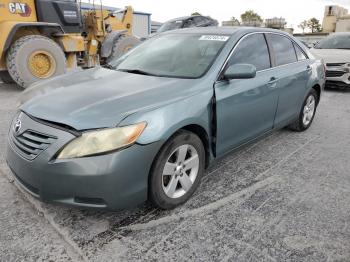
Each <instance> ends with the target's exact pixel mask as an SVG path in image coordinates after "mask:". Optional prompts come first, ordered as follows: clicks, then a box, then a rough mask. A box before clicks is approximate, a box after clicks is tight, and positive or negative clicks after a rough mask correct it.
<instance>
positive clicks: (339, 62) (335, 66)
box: [310, 33, 350, 88]
mask: <svg viewBox="0 0 350 262" xmlns="http://www.w3.org/2000/svg"><path fill="white" fill-rule="evenodd" d="M310 52H311V53H312V54H313V55H314V56H315V57H316V58H319V59H322V60H323V61H324V63H325V64H326V77H327V87H340V88H345V87H348V88H350V33H334V34H331V35H329V36H328V37H326V38H324V39H322V40H321V41H320V42H318V43H317V44H316V45H315V47H314V48H312V49H310Z"/></svg>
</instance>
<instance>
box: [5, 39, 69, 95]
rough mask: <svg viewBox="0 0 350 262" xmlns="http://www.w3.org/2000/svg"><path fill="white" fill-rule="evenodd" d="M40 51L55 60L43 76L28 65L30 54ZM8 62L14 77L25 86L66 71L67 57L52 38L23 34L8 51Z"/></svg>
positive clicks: (9, 69)
mask: <svg viewBox="0 0 350 262" xmlns="http://www.w3.org/2000/svg"><path fill="white" fill-rule="evenodd" d="M40 51H42V52H45V53H46V54H49V55H50V58H52V60H49V61H53V63H52V64H51V62H50V65H51V66H52V69H50V70H49V72H48V74H47V75H44V76H42V77H38V76H36V75H34V74H33V73H32V71H31V70H30V68H29V66H28V64H29V62H28V61H29V60H28V59H29V58H30V56H31V55H32V54H35V53H36V52H40ZM6 64H7V70H8V72H9V74H10V75H11V77H12V79H13V80H14V81H15V82H16V83H17V84H18V85H19V86H21V87H23V88H27V87H28V86H29V85H30V84H32V83H34V82H37V81H39V80H42V79H47V78H50V77H53V76H57V75H61V74H64V73H65V72H66V57H65V54H64V53H63V51H62V49H61V47H60V46H59V45H58V44H57V43H56V42H54V41H53V40H51V39H50V38H47V37H45V36H40V35H29V36H23V37H21V38H19V39H18V40H16V41H15V42H14V43H13V44H12V46H11V47H10V49H9V51H8V53H7V56H6ZM50 68H51V67H50Z"/></svg>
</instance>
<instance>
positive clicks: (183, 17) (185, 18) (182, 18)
mask: <svg viewBox="0 0 350 262" xmlns="http://www.w3.org/2000/svg"><path fill="white" fill-rule="evenodd" d="M192 17H205V18H208V19H211V20H213V18H211V17H209V16H205V15H189V16H181V17H177V18H173V19H170V20H168V21H166V22H165V23H168V22H170V23H171V22H174V21H183V20H187V19H189V18H192Z"/></svg>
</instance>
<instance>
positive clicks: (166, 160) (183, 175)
mask: <svg viewBox="0 0 350 262" xmlns="http://www.w3.org/2000/svg"><path fill="white" fill-rule="evenodd" d="M204 166H205V150H204V146H203V144H202V141H201V140H200V138H199V137H198V136H197V135H195V134H194V133H192V132H189V131H183V130H181V131H179V132H177V133H176V134H175V135H174V136H173V137H172V138H171V139H169V140H168V141H167V142H166V144H165V145H164V146H163V147H162V149H161V150H160V152H159V153H158V156H157V157H156V160H155V162H154V163H153V166H152V170H151V174H150V180H149V199H150V201H151V202H152V203H153V204H154V205H155V206H157V207H159V208H162V209H173V208H175V207H177V206H179V205H181V204H183V203H185V202H186V201H187V200H188V199H189V198H190V197H191V196H192V194H193V193H194V192H195V190H196V189H197V188H198V186H199V184H200V180H201V178H202V175H203V173H204Z"/></svg>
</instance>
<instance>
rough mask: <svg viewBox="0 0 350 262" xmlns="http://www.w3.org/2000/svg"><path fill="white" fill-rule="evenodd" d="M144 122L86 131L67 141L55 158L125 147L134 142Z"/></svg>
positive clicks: (82, 155)
mask: <svg viewBox="0 0 350 262" xmlns="http://www.w3.org/2000/svg"><path fill="white" fill-rule="evenodd" d="M145 127H146V123H145V122H142V123H139V124H135V125H130V126H124V127H117V128H108V129H101V130H97V131H88V132H85V133H83V134H82V135H81V136H79V137H77V138H75V139H73V140H72V141H71V142H69V143H68V144H67V145H66V146H65V147H64V148H63V150H62V151H61V152H60V153H59V154H58V156H57V159H68V158H77V157H85V156H92V155H98V154H102V153H106V152H110V151H114V150H117V149H120V148H123V147H127V146H129V145H132V144H133V143H135V142H136V140H137V139H138V138H139V136H140V135H141V134H142V131H143V130H144V129H145Z"/></svg>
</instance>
